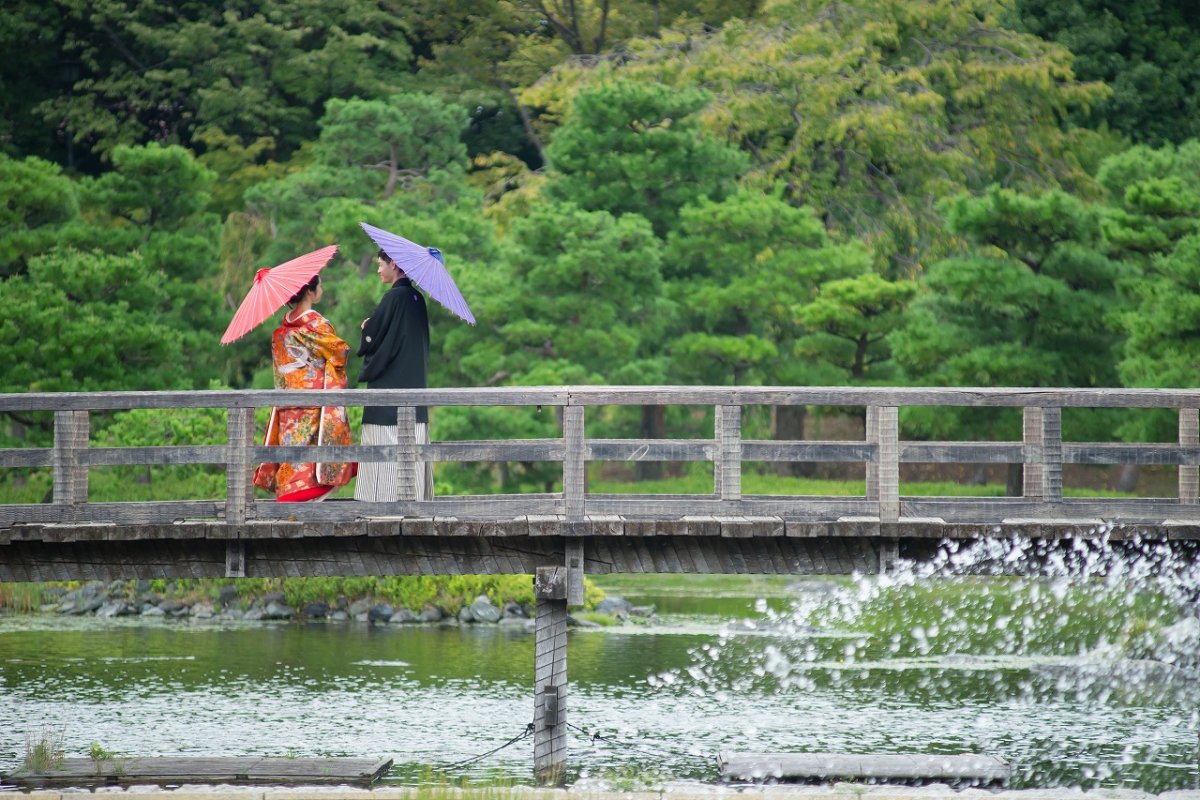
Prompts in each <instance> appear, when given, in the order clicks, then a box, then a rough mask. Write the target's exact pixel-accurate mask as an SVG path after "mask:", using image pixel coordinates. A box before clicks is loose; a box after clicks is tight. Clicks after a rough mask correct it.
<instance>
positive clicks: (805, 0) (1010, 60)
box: [522, 0, 1105, 277]
mask: <svg viewBox="0 0 1200 800" xmlns="http://www.w3.org/2000/svg"><path fill="white" fill-rule="evenodd" d="M1005 13H1006V4H1005V3H1004V2H1002V0H970V2H965V3H964V2H959V0H935V1H934V2H923V3H909V2H901V1H900V0H865V1H864V2H858V3H853V4H849V3H840V2H829V1H828V0H780V1H779V2H775V3H772V4H770V5H769V6H768V7H767V8H765V9H764V10H763V12H762V13H761V14H760V15H759V16H757V17H755V18H754V19H751V20H740V19H732V20H729V21H727V22H726V23H725V24H724V25H723V26H722V27H721V29H719V30H715V31H711V32H708V31H705V30H703V29H700V28H698V27H687V26H684V27H681V28H680V29H678V30H665V31H663V32H662V35H661V37H660V38H658V39H644V40H634V41H631V42H630V43H629V44H628V50H629V53H628V55H627V56H626V57H625V58H622V59H619V60H616V59H614V60H611V61H606V62H603V63H600V64H595V65H591V64H588V65H584V64H578V63H574V62H567V63H564V64H562V65H560V66H559V67H558V68H557V69H556V71H555V73H554V74H553V75H552V76H550V77H549V78H547V79H544V80H542V81H540V82H539V83H538V84H536V85H534V86H532V87H531V88H530V89H528V90H526V91H525V92H524V93H522V99H523V100H524V101H525V102H527V103H528V104H530V105H534V106H543V107H545V108H547V109H548V113H562V112H563V110H564V109H566V108H568V107H569V105H570V102H571V99H572V98H573V97H574V96H575V95H576V94H578V93H580V92H581V91H583V88H584V87H592V86H597V85H602V84H604V83H605V82H608V81H612V80H614V79H620V80H623V81H638V82H641V83H643V84H655V85H659V86H661V87H662V88H665V89H670V90H674V91H677V92H686V91H688V90H689V89H691V88H692V87H695V86H697V85H701V86H704V87H705V90H706V91H708V92H709V93H711V95H712V98H713V99H712V102H711V103H710V104H709V105H708V106H707V107H706V108H705V109H704V110H703V112H702V113H700V114H699V119H700V121H701V122H702V123H703V125H704V127H705V128H706V129H707V130H709V131H710V132H712V133H713V134H715V135H718V136H721V137H722V138H725V139H726V140H728V141H729V142H731V143H733V144H735V145H737V146H738V147H740V148H741V149H743V150H744V151H745V152H746V153H748V154H749V156H750V157H751V159H752V162H751V165H750V168H749V170H748V171H747V173H746V175H745V177H744V179H743V183H745V184H746V185H749V186H755V187H760V188H769V187H774V186H775V185H777V184H778V183H782V184H783V185H784V187H785V190H786V195H785V197H786V199H788V200H789V201H791V202H793V203H795V204H797V205H811V206H813V207H815V208H816V209H817V210H818V211H819V213H820V214H821V216H822V220H823V222H824V223H825V225H826V227H827V228H828V229H829V230H830V231H831V232H833V233H834V234H835V235H836V236H838V237H854V238H857V239H859V240H861V241H863V242H864V243H865V244H867V245H868V247H870V249H871V250H872V252H873V253H874V254H875V256H876V259H877V261H878V262H879V264H880V265H881V266H882V267H887V272H885V273H884V275H885V277H899V276H904V277H914V276H916V275H917V274H919V273H920V271H921V269H922V266H923V263H925V262H927V261H929V260H931V259H936V258H937V257H939V256H940V254H944V253H947V252H950V251H951V250H952V249H953V247H954V246H955V243H954V242H953V239H952V237H950V236H947V234H946V228H945V223H944V220H943V218H942V216H941V214H940V213H939V212H938V210H937V208H936V206H935V203H934V199H936V198H939V197H946V196H950V195H953V194H956V193H958V192H960V191H963V190H971V191H975V190H981V189H983V188H984V187H986V186H987V185H989V184H991V183H1001V184H1004V185H1010V186H1019V187H1031V188H1045V187H1046V186H1055V185H1061V186H1064V187H1067V188H1069V189H1072V190H1081V191H1089V190H1090V191H1093V192H1094V191H1095V187H1094V185H1092V184H1091V182H1090V179H1089V178H1088V176H1087V175H1086V174H1085V173H1084V172H1083V170H1082V169H1081V167H1080V163H1079V159H1078V157H1077V156H1076V155H1075V152H1074V151H1075V148H1077V147H1078V145H1079V141H1080V140H1081V139H1087V138H1088V137H1089V136H1090V135H1089V134H1087V133H1086V132H1085V133H1080V132H1076V131H1072V130H1068V129H1064V127H1063V126H1062V125H1061V120H1062V118H1063V117H1064V116H1065V115H1066V114H1068V113H1070V111H1071V110H1072V109H1076V108H1081V107H1086V106H1087V105H1088V104H1090V103H1092V102H1095V101H1096V100H1097V99H1099V98H1100V97H1103V96H1104V94H1105V89H1104V87H1103V86H1102V85H1099V84H1086V83H1080V82H1079V81H1077V80H1075V78H1074V76H1073V75H1072V73H1071V66H1070V65H1071V55H1070V53H1069V52H1068V51H1067V50H1066V48H1064V47H1062V46H1060V45H1055V44H1052V43H1048V42H1045V41H1043V40H1041V39H1038V38H1037V37H1035V36H1032V35H1029V34H1022V33H1016V32H1013V31H1010V30H1007V29H1005V28H1004V26H1003V24H1002V17H1003V15H1004V14H1005Z"/></svg>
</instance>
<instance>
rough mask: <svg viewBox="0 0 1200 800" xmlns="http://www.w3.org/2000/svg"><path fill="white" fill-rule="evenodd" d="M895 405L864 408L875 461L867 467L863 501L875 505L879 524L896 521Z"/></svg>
mask: <svg viewBox="0 0 1200 800" xmlns="http://www.w3.org/2000/svg"><path fill="white" fill-rule="evenodd" d="M899 411H900V410H899V409H898V408H896V407H895V406H867V440H868V441H869V442H871V443H872V444H874V445H875V462H874V463H873V464H871V463H868V464H867V499H868V500H875V501H877V502H878V503H879V521H880V522H896V521H898V520H899V519H900V415H899Z"/></svg>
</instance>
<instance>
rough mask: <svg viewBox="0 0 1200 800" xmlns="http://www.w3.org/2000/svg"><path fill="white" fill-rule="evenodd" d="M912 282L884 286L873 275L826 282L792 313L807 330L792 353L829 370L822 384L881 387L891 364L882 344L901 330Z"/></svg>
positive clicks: (893, 369)
mask: <svg viewBox="0 0 1200 800" xmlns="http://www.w3.org/2000/svg"><path fill="white" fill-rule="evenodd" d="M916 288H917V287H916V282H915V281H908V280H896V281H889V280H887V279H886V278H884V277H882V276H880V275H878V274H877V273H874V272H865V273H863V274H862V275H856V276H854V277H852V278H842V279H840V280H833V281H828V282H826V283H823V284H821V285H820V286H819V287H817V291H816V296H815V297H814V298H813V300H812V301H811V302H809V303H806V304H804V305H801V306H799V307H797V308H796V309H795V313H796V318H797V319H798V320H799V321H800V323H801V324H802V325H803V326H804V328H805V329H806V330H807V331H808V332H807V333H805V334H804V335H803V336H801V337H800V339H799V340H797V342H796V354H797V355H799V356H801V357H805V358H810V359H813V360H815V361H818V362H821V363H824V364H827V365H829V367H830V368H831V369H830V371H829V373H828V374H829V379H828V380H825V381H822V383H838V384H840V383H873V384H877V385H878V384H886V383H889V382H891V381H893V380H894V377H895V375H896V365H895V363H894V361H893V359H892V357H891V348H890V347H889V346H888V343H887V339H888V336H889V335H891V333H892V332H893V331H895V330H896V329H897V328H898V327H899V326H900V321H901V320H902V318H903V315H904V312H905V310H906V309H907V308H908V302H909V300H911V299H912V297H913V295H914V294H915V293H916Z"/></svg>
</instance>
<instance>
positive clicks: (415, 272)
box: [359, 222, 475, 325]
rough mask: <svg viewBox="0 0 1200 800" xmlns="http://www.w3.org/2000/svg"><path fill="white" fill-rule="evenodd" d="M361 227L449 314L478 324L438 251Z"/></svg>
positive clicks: (384, 232) (372, 227)
mask: <svg viewBox="0 0 1200 800" xmlns="http://www.w3.org/2000/svg"><path fill="white" fill-rule="evenodd" d="M359 224H360V225H362V228H363V230H364V231H366V232H367V235H368V236H370V237H371V239H373V240H374V242H375V244H377V245H379V247H380V248H381V249H382V250H383V252H385V253H387V254H388V255H389V256H391V257H392V260H393V261H395V262H396V266H397V267H399V268H400V269H402V270H404V274H405V275H407V276H408V277H410V278H412V281H413V283H415V284H417V285H418V286H420V287H421V288H422V289H424V290H425V291H426V292H428V293H429V296H430V297H432V298H433V299H434V300H437V301H438V302H439V303H441V304H442V305H443V306H445V307H446V310H448V311H449V312H450V313H452V314H454V315H456V316H458V317H460V318H461V319H464V320H466V321H467V322H469V323H471V324H472V325H474V324H475V315H474V314H472V313H471V309H469V308H467V301H466V300H464V299H463V296H462V292H460V291H459V290H458V286H457V284H455V283H454V278H452V277H450V273H449V272H448V271H447V270H446V262H444V261H442V254H441V252H440V251H439V250H438V249H437V248H436V247H422V246H421V245H419V244H417V243H416V242H410V241H409V240H408V239H405V238H404V237H403V236H397V235H396V234H394V233H388V232H387V231H385V230H381V229H379V228H376V227H374V226H373V225H368V224H367V223H365V222H360V223H359Z"/></svg>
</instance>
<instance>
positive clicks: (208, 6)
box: [39, 0, 411, 156]
mask: <svg viewBox="0 0 1200 800" xmlns="http://www.w3.org/2000/svg"><path fill="white" fill-rule="evenodd" d="M53 5H54V6H55V7H56V10H57V11H58V15H59V17H60V18H61V19H64V20H66V21H67V24H66V25H65V26H64V27H65V35H64V37H63V40H62V43H61V56H60V57H61V58H63V59H64V60H67V61H68V62H69V63H73V64H75V65H77V69H78V75H77V76H75V77H74V79H73V80H72V81H71V83H70V84H69V90H68V91H65V92H61V93H58V94H56V96H54V97H52V98H51V99H49V100H47V101H45V102H43V103H42V104H41V106H40V108H39V111H41V113H42V114H43V118H44V119H45V121H46V123H47V124H48V125H50V126H54V127H59V126H62V127H63V128H64V129H65V130H66V131H67V132H68V135H69V136H71V138H72V139H73V140H74V141H75V142H76V143H78V144H80V145H83V146H85V147H87V148H89V149H92V150H94V151H96V152H97V153H99V154H100V155H103V156H107V154H109V153H110V152H112V150H113V149H114V148H115V147H116V146H117V145H120V144H141V143H145V142H147V141H150V140H155V141H163V142H172V143H179V144H183V145H191V144H192V143H193V140H194V137H195V136H196V134H198V133H200V132H201V131H219V132H221V133H224V134H228V135H232V136H235V137H238V138H239V139H240V141H241V143H242V144H243V145H250V144H251V143H253V142H255V141H257V140H259V138H260V137H262V136H263V135H269V136H271V137H273V139H274V141H275V143H276V146H277V150H276V151H275V153H274V155H281V156H286V155H288V154H290V153H291V152H292V151H294V150H295V149H296V147H298V146H299V144H300V143H301V142H302V141H304V140H305V139H308V138H311V137H312V136H313V134H314V133H315V130H316V120H317V118H318V117H319V116H320V111H321V107H322V105H323V104H324V102H325V101H326V100H327V99H329V98H332V97H349V96H352V95H355V94H362V95H377V94H380V93H382V92H384V91H386V90H387V89H386V87H389V86H390V85H392V84H394V83H395V82H397V81H400V80H402V78H403V76H404V75H405V74H406V72H407V70H408V68H409V65H410V61H411V52H410V51H409V47H408V43H407V41H406V40H405V38H404V36H403V28H402V26H403V21H402V20H401V19H399V18H397V17H396V15H394V14H393V13H391V11H390V10H389V9H388V7H387V6H386V5H385V4H383V3H380V2H377V1H376V0H346V1H344V2H337V3H332V2H328V1H327V0H305V2H299V3H255V4H236V3H235V4H228V3H218V2H210V1H208V0H201V1H200V2H192V3H184V4H164V3H158V2H153V0H97V1H93V0H55V2H54V4H53Z"/></svg>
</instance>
